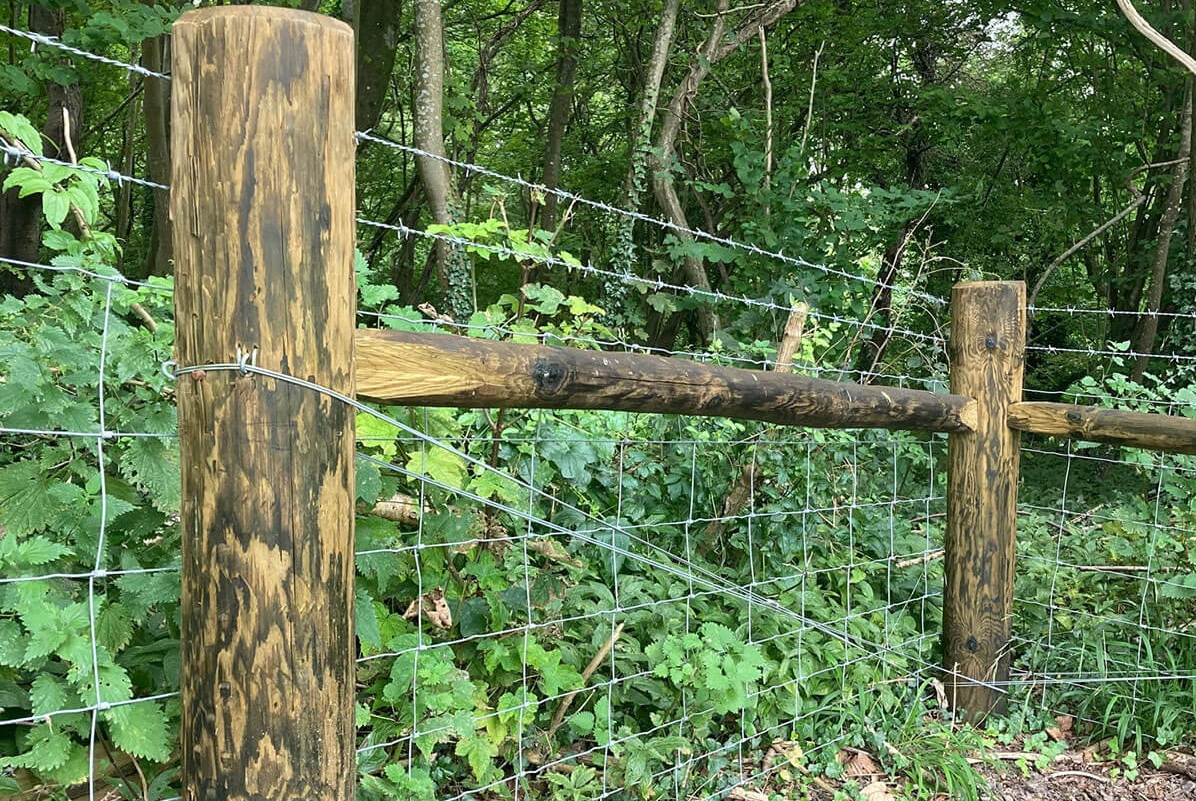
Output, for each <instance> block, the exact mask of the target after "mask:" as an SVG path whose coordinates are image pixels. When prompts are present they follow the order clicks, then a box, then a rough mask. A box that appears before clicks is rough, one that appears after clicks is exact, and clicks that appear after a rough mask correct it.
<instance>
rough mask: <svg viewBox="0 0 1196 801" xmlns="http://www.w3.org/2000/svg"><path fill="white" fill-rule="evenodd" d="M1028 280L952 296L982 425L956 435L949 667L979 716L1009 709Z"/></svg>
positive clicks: (951, 447) (960, 708)
mask: <svg viewBox="0 0 1196 801" xmlns="http://www.w3.org/2000/svg"><path fill="white" fill-rule="evenodd" d="M1025 340H1026V287H1025V284H1023V283H1021V282H1020V281H993V282H976V283H965V284H959V285H958V286H956V287H955V289H954V291H953V292H952V295H951V392H953V393H955V394H957V395H966V396H970V397H972V398H974V399H975V400H976V413H977V414H976V418H977V424H976V430H975V431H973V432H969V433H957V434H951V435H949V437H948V440H947V533H946V564H945V570H946V577H945V582H944V588H943V668H944V672H945V677H946V678H945V683H946V685H947V699H948V701H949V702H950V703H951V705H952V708H953V709H955V710H956V711H957V712H958V713H960V714H961V715H962V716H963V717H965V718H967V719H969V720H972V721H979V720H981V719H983V718H984V716H985V715H987V714H989V713H990V712H995V713H1001V712H1003V711H1004V708H1005V688H1004V686H1003V682H1005V681H1006V680H1007V679H1008V678H1009V656H1010V654H1009V639H1010V617H1011V615H1012V611H1013V568H1014V556H1015V551H1016V535H1017V481H1018V462H1019V450H1018V448H1019V444H1020V434H1019V433H1018V432H1017V431H1015V430H1014V429H1012V428H1010V427H1009V425H1008V408H1009V405H1010V404H1012V403H1016V402H1018V401H1020V400H1021V396H1022V369H1023V363H1024V359H1025Z"/></svg>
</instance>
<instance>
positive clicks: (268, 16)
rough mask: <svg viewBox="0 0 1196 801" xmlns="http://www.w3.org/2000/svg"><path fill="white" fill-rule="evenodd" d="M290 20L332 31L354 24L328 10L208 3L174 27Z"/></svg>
mask: <svg viewBox="0 0 1196 801" xmlns="http://www.w3.org/2000/svg"><path fill="white" fill-rule="evenodd" d="M258 20H261V21H264V22H288V23H292V24H301V25H311V26H312V27H315V28H322V29H324V30H326V31H328V32H329V33H333V34H345V35H348V36H352V35H353V28H352V27H350V26H349V25H348V24H347V23H345V22H342V21H341V20H339V19H336V18H334V17H329V16H327V15H326V14H316V13H314V12H311V11H303V10H301V9H297V8H279V7H278V6H208V7H207V8H197V9H194V10H192V11H188V12H186V13H185V14H182V15H181V16H180V17H179V18H178V19H177V20H175V22H174V27H178V26H180V25H210V24H213V23H220V22H225V21H228V22H236V23H245V22H253V21H258Z"/></svg>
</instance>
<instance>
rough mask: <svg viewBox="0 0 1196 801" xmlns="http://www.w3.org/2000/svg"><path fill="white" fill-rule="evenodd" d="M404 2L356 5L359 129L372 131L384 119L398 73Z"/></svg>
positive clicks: (361, 0)
mask: <svg viewBox="0 0 1196 801" xmlns="http://www.w3.org/2000/svg"><path fill="white" fill-rule="evenodd" d="M402 10H403V3H402V0H358V1H357V2H355V3H353V12H352V13H354V14H355V15H356V16H357V19H355V20H353V21H352V22H351V24H352V25H353V30H354V31H356V32H357V109H356V115H355V124H356V125H357V130H359V131H368V130H369V129H371V128H373V127H374V126H376V125H377V124H378V120H379V119H380V118H381V117H382V106H383V104H384V102H385V101H386V90H387V88H388V87H389V86H390V76H391V74H392V73H393V72H394V66H395V49H396V48H397V47H398V44H399V22H400V20H401V18H402Z"/></svg>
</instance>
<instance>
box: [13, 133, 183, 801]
mask: <svg viewBox="0 0 1196 801" xmlns="http://www.w3.org/2000/svg"><path fill="white" fill-rule="evenodd" d="M0 137H3V139H4V141H5V143H6V144H7V145H8V146H9V147H15V148H18V149H20V150H22V151H24V152H25V153H26V154H28V158H24V159H22V163H21V166H18V167H16V168H15V169H13V170H11V171H10V172H9V173H8V175H7V177H6V179H5V181H4V184H3V189H4V190H9V189H13V188H15V189H17V191H18V194H19V195H20V196H22V197H27V196H30V195H40V197H41V200H42V211H43V215H44V217H45V222H46V225H47V228H46V231H45V233H44V235H43V238H42V245H43V247H44V249H45V251H46V252H47V253H49V254H52V255H51V257H50V264H51V265H53V266H54V267H57V268H59V269H58V270H37V271H34V272H32V273H31V276H30V277H31V279H32V283H33V287H34V290H35V291H33V292H30V293H29V294H27V295H26V296H25V297H23V298H16V297H12V296H9V297H5V298H3V299H2V300H0V426H3V427H5V428H7V429H16V430H17V433H10V434H6V447H5V448H4V449H3V450H2V451H0V577H3V579H4V581H3V583H0V706H2V707H3V714H4V717H5V718H7V719H18V718H21V719H25V720H26V721H27V723H25V724H21V725H16V726H8V727H4V728H3V729H0V768H3V769H4V771H3V774H2V775H0V789H7V790H15V789H18V788H19V786H20V785H19V784H18V783H17V782H16V780H15V778H14V776H15V775H16V772H17V771H18V770H24V771H28V772H29V773H30V774H32V775H33V776H34V777H35V778H36V779H37V780H39V781H40V782H42V783H46V784H51V785H53V784H57V785H67V784H70V783H72V782H76V781H79V780H81V779H83V778H85V777H86V776H87V775H88V772H89V769H90V767H91V760H90V759H89V743H90V741H91V737H92V729H93V725H94V726H95V727H96V731H95V737H96V741H97V743H98V744H99V745H100V746H101V747H102V750H101V752H100V753H101V754H107V755H109V757H110V758H111V755H113V754H115V753H116V752H117V751H121V752H124V753H125V754H128V755H129V756H132V757H134V758H136V759H138V760H147V761H149V762H158V763H165V762H166V761H168V760H169V758H170V756H171V752H172V750H173V744H174V730H175V719H176V717H177V709H176V704H175V703H173V702H168V703H162V702H160V701H156V700H135V699H139V698H145V697H146V696H150V695H154V694H159V693H169V692H170V691H172V690H174V689H175V688H176V687H177V677H178V668H177V636H178V625H177V614H176V613H177V604H178V576H177V574H176V573H175V572H174V570H173V569H174V568H175V567H176V566H177V560H178V534H177V526H176V517H175V515H176V512H177V509H178V504H179V477H178V462H177V456H176V455H175V454H176V451H175V447H174V444H173V440H172V436H173V434H174V431H175V413H174V408H173V404H172V403H171V401H170V380H169V379H168V378H167V377H166V376H165V375H164V374H163V372H162V370H161V364H162V362H163V361H165V360H166V359H169V358H170V353H171V343H172V340H173V330H172V326H171V323H170V321H169V317H168V310H167V307H168V306H169V300H170V298H169V294H168V290H169V285H168V283H167V282H161V284H160V287H161V291H158V289H157V288H155V287H153V286H151V287H142V288H140V289H136V290H135V289H132V288H130V287H129V286H127V285H125V284H124V283H122V282H121V281H120V277H119V275H118V273H117V272H116V271H115V270H114V269H113V268H112V266H111V265H112V263H113V262H114V261H115V258H116V255H117V253H118V250H119V246H118V244H117V242H116V240H115V238H114V237H112V236H111V235H110V234H106V233H102V232H98V231H96V230H95V229H94V226H95V224H96V221H97V216H98V213H99V207H100V198H99V191H100V188H101V186H102V183H103V180H104V179H103V178H102V177H101V176H100V175H99V174H98V173H97V172H96V171H100V170H103V169H104V165H103V164H102V163H99V162H97V161H95V160H87V159H85V160H83V161H82V162H80V165H81V167H83V168H90V170H91V171H89V170H87V169H79V168H75V167H66V166H61V165H54V164H48V163H45V164H43V163H41V162H40V161H39V160H38V159H37V157H38V156H40V155H41V145H40V140H39V137H38V134H37V131H36V130H35V129H34V128H33V127H32V126H31V125H30V124H29V123H28V121H27V120H25V119H24V118H21V117H17V116H15V115H12V114H7V113H3V112H0ZM101 397H102V398H103V404H102V405H101V402H100V398H101ZM101 408H102V409H103V415H104V418H103V420H101V419H100V414H101ZM101 428H102V429H103V430H104V431H106V432H114V431H116V432H136V433H137V434H138V436H120V435H111V434H106V435H104V436H102V437H101V435H100V432H101ZM22 432H24V433H22ZM50 432H54V433H50ZM93 432H94V433H93ZM146 571H151V572H146ZM92 709H98V712H96V714H95V718H94V723H93V713H92ZM80 710H81V711H80Z"/></svg>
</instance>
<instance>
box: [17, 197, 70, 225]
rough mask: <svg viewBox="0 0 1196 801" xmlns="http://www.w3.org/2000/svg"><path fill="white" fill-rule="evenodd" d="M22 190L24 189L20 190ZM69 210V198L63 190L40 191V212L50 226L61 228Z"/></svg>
mask: <svg viewBox="0 0 1196 801" xmlns="http://www.w3.org/2000/svg"><path fill="white" fill-rule="evenodd" d="M22 191H24V190H22ZM70 212H71V202H70V198H68V197H67V195H66V193H65V192H59V191H49V192H43V193H42V214H44V215H45V217H46V222H48V223H49V224H50V227H51V228H61V227H62V222H63V220H65V219H66V215H68V214H70Z"/></svg>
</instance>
